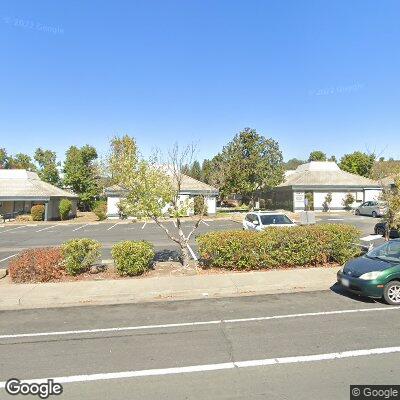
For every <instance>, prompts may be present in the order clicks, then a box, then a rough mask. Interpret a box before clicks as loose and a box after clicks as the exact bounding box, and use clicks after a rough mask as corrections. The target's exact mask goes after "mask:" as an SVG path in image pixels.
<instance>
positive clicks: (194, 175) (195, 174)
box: [188, 160, 201, 181]
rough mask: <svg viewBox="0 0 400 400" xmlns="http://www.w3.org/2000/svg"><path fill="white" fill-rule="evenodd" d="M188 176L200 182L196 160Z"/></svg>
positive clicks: (199, 167) (199, 170)
mask: <svg viewBox="0 0 400 400" xmlns="http://www.w3.org/2000/svg"><path fill="white" fill-rule="evenodd" d="M188 175H189V176H191V177H192V178H194V179H197V180H199V181H200V180H201V166H200V163H199V162H198V161H197V160H196V161H194V162H193V164H192V165H191V167H190V171H189V174H188Z"/></svg>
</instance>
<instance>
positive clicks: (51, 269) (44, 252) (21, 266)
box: [8, 247, 65, 283]
mask: <svg viewBox="0 0 400 400" xmlns="http://www.w3.org/2000/svg"><path fill="white" fill-rule="evenodd" d="M62 261H63V257H62V254H61V249H60V248H59V247H46V248H38V249H31V250H24V251H23V252H22V253H20V254H18V255H17V256H16V257H15V258H13V259H12V260H11V261H10V263H9V266H8V272H9V274H10V277H11V280H12V281H13V282H16V283H35V282H50V281H54V280H58V279H60V278H61V277H62V276H63V275H65V269H64V267H63V265H62Z"/></svg>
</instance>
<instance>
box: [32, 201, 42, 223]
mask: <svg viewBox="0 0 400 400" xmlns="http://www.w3.org/2000/svg"><path fill="white" fill-rule="evenodd" d="M44 210H45V208H44V205H43V204H37V205H35V206H32V208H31V218H32V221H43V219H44Z"/></svg>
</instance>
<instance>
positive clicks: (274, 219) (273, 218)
mask: <svg viewBox="0 0 400 400" xmlns="http://www.w3.org/2000/svg"><path fill="white" fill-rule="evenodd" d="M260 218H261V223H262V224H263V225H284V224H293V222H292V221H291V220H290V219H289V218H288V217H287V216H286V215H279V214H278V215H260Z"/></svg>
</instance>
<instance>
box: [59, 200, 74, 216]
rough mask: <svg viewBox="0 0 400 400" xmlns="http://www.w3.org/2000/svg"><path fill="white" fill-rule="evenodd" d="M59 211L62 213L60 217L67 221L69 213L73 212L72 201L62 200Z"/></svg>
mask: <svg viewBox="0 0 400 400" xmlns="http://www.w3.org/2000/svg"><path fill="white" fill-rule="evenodd" d="M58 209H59V211H60V217H61V219H62V220H66V219H68V217H69V213H70V212H71V210H72V202H71V200H68V199H62V200H61V201H60V204H59V206H58Z"/></svg>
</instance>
